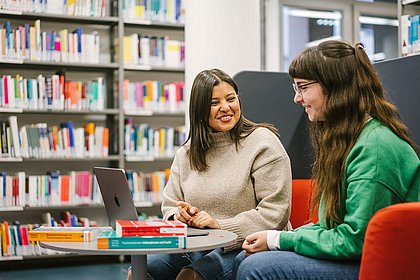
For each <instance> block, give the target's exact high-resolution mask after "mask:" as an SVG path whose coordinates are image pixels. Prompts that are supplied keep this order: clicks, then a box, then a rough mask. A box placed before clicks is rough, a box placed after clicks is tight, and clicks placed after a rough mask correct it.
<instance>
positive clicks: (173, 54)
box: [115, 33, 185, 68]
mask: <svg viewBox="0 0 420 280" xmlns="http://www.w3.org/2000/svg"><path fill="white" fill-rule="evenodd" d="M115 45H116V47H117V50H118V46H119V44H118V38H115ZM115 61H119V59H118V51H116V52H115ZM123 62H124V64H125V65H128V66H129V65H145V66H154V67H171V68H182V67H184V65H185V43H184V41H179V40H171V39H169V38H168V36H162V37H158V36H150V35H141V34H139V33H133V34H131V35H126V36H124V37H123Z"/></svg>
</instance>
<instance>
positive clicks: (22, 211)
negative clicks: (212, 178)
mask: <svg viewBox="0 0 420 280" xmlns="http://www.w3.org/2000/svg"><path fill="white" fill-rule="evenodd" d="M52 2H53V1H52ZM82 2H83V1H82ZM88 2H90V1H88ZM106 2H107V7H106V14H107V15H109V14H111V13H110V11H111V10H112V12H113V14H114V15H115V14H117V16H105V17H88V16H70V15H59V14H51V13H50V14H48V13H38V12H36V13H35V12H22V11H11V10H2V9H0V18H1V19H0V28H3V29H5V28H6V27H5V26H6V23H7V25H10V27H9V32H10V34H12V32H18V31H19V30H20V31H21V32H22V33H24V32H26V31H22V30H25V28H27V26H28V25H29V27H30V28H35V29H36V28H39V29H40V30H36V32H37V33H36V35H35V36H38V37H37V39H36V41H37V44H36V48H37V49H36V50H35V52H34V54H35V56H34V57H33V56H31V54H30V52H31V51H33V50H32V48H31V47H32V45H30V46H31V47H27V52H26V55H24V54H23V52H21V53H20V52H18V51H16V50H17V49H19V48H18V47H15V48H10V49H13V51H8V52H6V51H4V49H2V50H3V52H0V86H2V84H1V83H2V82H3V80H2V79H4V77H5V76H7V77H6V79H13V82H15V83H16V87H15V88H18V87H19V84H18V83H17V82H16V81H21V80H26V81H25V83H28V84H25V85H26V86H28V85H29V83H30V82H33V83H34V84H33V85H32V86H34V85H35V86H36V88H37V89H38V90H39V92H41V85H42V84H37V83H39V79H44V78H45V85H46V86H49V85H50V84H48V83H47V77H48V78H49V77H51V78H53V77H52V76H54V75H58V76H59V78H60V80H59V82H60V83H61V75H62V76H63V77H64V81H65V82H75V83H81V84H82V85H81V87H83V86H86V88H87V85H88V83H93V82H97V85H98V87H99V85H102V86H103V87H102V89H103V93H104V95H103V98H102V99H101V100H100V101H101V102H102V101H103V102H102V103H103V104H101V106H100V105H97V104H96V103H95V102H97V103H98V104H99V103H100V102H99V100H96V99H94V100H93V101H92V99H89V98H87V97H82V98H81V97H80V95H84V94H86V96H87V92H88V91H87V89H86V91H80V92H79V91H77V90H76V89H74V88H71V89H70V86H69V85H67V84H66V83H63V84H64V85H65V86H63V87H62V88H60V86H61V85H62V84H59V87H58V88H59V90H60V91H61V93H60V94H62V95H63V96H64V97H63V99H64V101H63V99H60V98H61V97H59V98H57V99H55V100H56V101H57V103H55V104H54V103H52V102H53V101H51V103H50V100H48V98H50V97H51V95H48V94H49V93H47V90H45V88H43V90H44V91H45V94H44V95H41V93H39V98H38V99H37V98H34V100H30V98H32V97H29V94H26V95H25V94H24V96H25V97H24V98H27V99H26V100H25V99H24V98H22V100H21V99H19V98H20V96H21V95H19V94H15V95H14V96H15V97H14V98H15V100H14V103H13V102H11V103H10V101H9V103H6V101H5V100H4V99H1V97H2V94H3V93H2V91H0V124H1V125H2V122H3V123H7V122H8V124H9V125H10V124H11V123H12V119H13V120H14V119H17V126H18V129H17V131H18V135H19V137H21V138H22V137H23V136H20V135H21V133H23V132H22V131H26V132H25V133H27V134H32V133H34V131H33V130H32V129H35V130H38V134H37V133H35V139H38V138H39V140H40V141H39V142H40V143H41V141H42V139H43V138H44V140H45V139H47V141H50V142H49V143H47V145H46V146H47V148H46V149H44V150H41V149H43V148H42V147H41V146H40V145H39V146H36V145H38V144H35V148H40V152H39V154H38V152H34V151H33V150H32V151H31V150H30V149H32V148H33V146H30V145H29V144H28V145H27V146H26V147H25V149H26V150H25V153H26V154H24V153H23V152H22V153H21V155H22V156H20V157H19V156H14V155H17V154H16V152H15V150H14V147H15V145H16V144H15V143H13V142H12V143H11V144H10V145H11V147H12V149H11V150H9V151H7V152H4V151H3V150H2V148H3V147H4V146H3V145H2V146H1V147H0V169H1V172H0V180H1V181H0V185H1V184H2V183H3V182H4V180H6V179H7V180H9V179H12V180H15V179H17V180H18V184H19V183H21V182H23V181H25V184H26V189H29V186H32V193H31V194H32V198H31V199H32V200H30V199H29V198H25V199H26V201H22V200H21V198H18V199H19V200H18V202H16V200H15V201H13V202H10V201H6V202H5V200H0V213H1V216H2V220H1V221H0V223H3V221H8V223H9V225H12V224H13V221H20V222H21V224H38V223H40V221H41V219H40V218H41V215H42V214H44V213H46V212H50V214H51V216H53V217H56V218H59V217H60V213H61V212H62V211H71V212H72V214H73V213H74V214H75V215H77V216H78V217H87V218H89V220H91V221H97V222H98V225H100V226H101V225H106V224H107V222H108V221H107V219H106V211H105V209H104V206H103V205H102V204H97V202H100V199H98V196H100V194H99V192H97V189H96V187H97V186H96V185H95V180H94V177H93V175H92V168H93V167H94V166H104V167H117V168H124V169H126V170H127V173H128V170H130V171H133V172H137V173H139V174H140V173H142V176H143V175H144V176H153V174H155V173H164V172H161V170H165V169H168V168H169V167H170V164H171V162H172V160H173V157H137V156H126V153H125V151H124V149H125V147H124V145H125V142H124V141H125V138H124V137H125V135H124V134H125V121H126V119H127V118H130V117H133V118H134V119H135V121H136V125H140V124H147V125H148V127H149V128H150V129H151V130H152V129H153V130H161V129H174V130H175V129H178V127H179V126H182V125H184V124H185V121H184V118H185V112H184V111H179V109H183V105H180V104H181V103H182V102H183V99H181V101H180V100H179V99H177V100H176V102H177V104H175V107H170V106H172V105H173V104H169V101H171V102H172V101H173V100H172V99H170V98H169V97H168V96H169V95H168V96H165V98H167V99H166V100H165V102H167V103H166V105H165V106H167V107H159V110H161V108H170V110H169V109H167V110H162V111H158V112H157V111H153V110H131V111H128V110H125V109H124V106H125V105H124V106H123V104H124V103H123V102H124V99H123V98H124V97H123V96H124V88H123V84H124V83H125V82H126V81H129V82H131V83H145V82H146V81H152V82H155V83H157V84H158V85H159V87H160V86H162V89H164V87H166V86H168V85H170V84H172V85H174V84H177V88H176V94H177V98H178V97H179V96H178V94H179V92H180V90H181V92H182V91H183V84H182V88H181V89H180V88H178V84H181V83H183V81H184V73H185V69H184V67H173V66H183V65H184V64H183V55H184V54H183V51H184V50H183V49H182V52H181V51H180V52H179V53H178V54H179V59H178V60H176V59H175V61H177V62H179V63H173V62H174V60H172V61H166V63H165V61H164V60H162V59H163V57H164V56H160V57H159V59H161V60H159V62H156V60H155V57H150V63H144V64H151V65H152V64H153V65H167V66H171V67H165V66H159V67H157V66H143V65H141V62H140V60H141V59H143V58H141V57H140V55H141V53H142V52H140V53H138V56H139V57H138V60H137V61H136V62H132V63H131V64H130V63H124V61H125V59H124V54H125V52H126V51H127V50H126V49H125V48H123V47H124V37H125V36H129V35H131V34H133V33H135V34H139V36H140V34H141V35H147V36H149V37H150V38H152V37H157V38H159V39H162V38H164V40H168V41H172V42H174V41H177V42H179V44H180V45H179V48H180V50H181V46H182V48H183V47H184V29H185V25H184V24H183V23H175V22H157V21H151V20H138V19H127V18H126V17H124V16H123V14H124V13H123V2H124V1H122V0H106ZM43 3H45V4H46V5H48V3H49V2H45V1H44V2H43ZM136 3H137V2H136ZM37 24H38V27H37ZM22 28H23V29H22ZM77 29H82V30H83V32H84V33H83V35H94V36H100V41H99V42H100V44H99V54H98V56H96V54H97V52H96V53H95V59H90V57H89V56H87V55H85V53H83V52H82V51H80V53H71V50H70V48H69V49H68V51H67V54H66V53H65V54H63V48H61V50H60V49H58V48H55V49H48V48H46V47H45V45H43V44H44V41H43V37H42V36H44V33H45V36H48V34H47V33H51V34H54V36H55V39H59V40H61V36H62V35H61V34H60V32H61V31H63V30H67V33H65V34H66V36H70V35H72V34H73V35H74V38H73V40H75V41H76V39H75V38H76V35H77V32H76V30H77ZM26 30H27V29H26ZM25 34H26V35H25V36H26V38H30V36H29V35H27V33H25ZM39 34H41V35H39ZM14 38H16V37H14ZM21 38H22V39H21V40H22V42H23V37H21ZM63 38H70V37H64V35H63ZM95 38H96V37H95ZM80 41H82V40H80ZM0 42H1V41H0ZM52 42H54V41H53V40H52ZM95 42H97V41H96V39H95ZM162 42H163V41H162ZM164 42H165V43H166V41H164ZM38 43H39V44H38ZM60 43H61V41H60ZM73 43H74V42H73ZM46 45H47V46H48V44H46ZM52 45H54V44H52ZM52 45H51V46H52ZM68 45H70V39H69V42H68ZM94 45H95V44H94V43H92V46H94ZM21 46H23V45H21ZM96 46H98V45H96ZM119 46H123V47H121V48H119ZM138 47H141V48H142V47H144V45H143V46H140V44H139V46H138ZM149 48H150V49H151V48H152V42H150V45H149ZM76 49H77V51H76V52H79V50H78V44H76V43H74V45H73V50H76ZM86 49H87V48H84V51H86ZM134 49H136V48H134ZM145 49H147V48H145ZM168 49H169V47H168ZM51 50H52V51H57V50H59V51H58V52H54V53H53V52H49V53H48V51H51ZM163 50H165V49H163ZM38 51H39V53H38ZM28 52H29V55H28ZM146 53H147V52H146ZM181 53H182V55H181ZM3 54H4V55H3ZM171 54H172V57H173V53H171ZM73 55H74V56H73ZM119 58H122V59H119ZM82 61H94V62H92V63H84V62H82ZM169 62H170V63H169ZM134 63H135V64H134ZM19 79H21V80H19ZM9 82H10V80H9ZM78 86H79V85H78ZM55 89H57V88H55ZM79 89H80V87H79ZM173 89H174V88H170V90H173ZM25 90H26V89H25ZM49 90H50V89H49ZM66 90H67V92H66ZM165 90H168V91H169V89H165ZM28 92H29V91H28ZM74 92H77V93H76V94H77V97H76V98H75V99H76V101H74V100H73V99H72V98H73V96H71V97H69V95H68V94H73V93H74ZM90 92H92V91H90ZM98 92H99V90H98ZM172 93H173V92H171V94H172ZM32 96H33V95H32ZM172 96H173V95H171V98H172ZM53 98H55V97H53ZM77 98H79V99H77ZM80 98H81V99H83V98H85V99H84V100H80ZM45 100H46V101H45ZM52 100H54V99H52ZM31 102H32V103H31ZM58 102H61V103H58ZM88 102H91V103H89V106H88V105H86V104H87V103H88ZM57 104H58V105H57ZM63 104H64V105H63ZM91 104H94V105H92V106H91ZM102 105H103V106H102ZM136 105H138V104H136ZM46 108H48V109H46ZM52 108H54V109H52ZM64 108H65V109H64ZM70 108H71V109H70ZM76 108H77V109H76ZM127 108H140V107H127ZM143 108H147V109H150V108H156V107H154V106H153V107H152V106H149V107H143ZM174 108H175V109H176V110H174ZM156 110H157V109H156ZM69 123H71V125H72V126H69V127H67V126H65V125H67V124H69ZM92 123H93V124H94V127H95V129H96V128H97V127H101V128H104V129H105V128H107V129H109V131H108V132H109V134H108V135H109V142H108V143H106V144H105V141H102V142H101V141H100V140H98V143H101V144H102V146H99V151H98V149H97V147H96V146H95V147H94V150H93V149H91V147H90V146H89V144H86V143H89V141H91V140H89V139H90V137H91V136H92V135H93V137H97V135H96V134H95V133H91V131H90V130H89V128H88V126H89V125H90V124H92ZM45 124H46V128H45ZM41 125H43V126H42V127H41ZM5 126H6V127H5V128H6V129H7V128H8V127H7V125H5ZM53 128H54V129H55V128H58V129H59V130H61V129H63V130H61V132H60V133H62V135H61V136H60V137H62V139H63V140H60V141H62V142H65V141H68V142H71V141H70V136H69V135H70V134H65V133H69V132H67V131H64V129H69V130H71V129H74V134H73V136H74V139H73V140H74V142H76V141H75V139H76V130H77V129H79V130H78V132H79V134H78V135H77V136H79V138H77V140H78V141H79V143H82V145H81V146H82V147H83V148H84V149H83V150H82V151H81V152H80V150H79V153H78V152H77V151H76V152H74V151H73V147H74V150H77V147H80V144H79V146H77V145H76V144H74V146H71V144H67V146H66V148H68V147H71V148H70V156H69V155H68V154H66V156H65V157H64V156H62V157H61V153H62V151H63V149H57V150H54V151H53V150H52V148H51V147H53V145H52V144H51V143H53V144H54V145H55V144H56V143H55V142H54V141H55V139H53V137H54V136H55V135H54V136H52V131H53ZM44 129H45V130H44ZM10 130H11V131H12V129H11V125H10ZM88 130H89V131H88ZM13 131H16V129H14V128H13ZM29 131H30V132H29ZM1 135H2V126H0V141H2V140H1V139H2V138H1ZM46 135H48V136H46ZM81 135H83V136H84V137H80V136H81ZM99 135H102V136H104V135H106V133H105V134H99ZM32 136H33V135H31V136H28V138H27V139H28V141H29V142H32V141H33V140H34V139H33V138H32ZM98 138H99V139H101V138H100V137H98ZM22 139H26V138H22ZM64 139H67V140H64ZM94 139H96V138H94ZM156 139H157V138H151V139H150V140H149V141H157V140H156ZM12 140H13V139H12ZM95 141H96V140H94V142H95ZM173 141H175V139H173ZM35 142H36V141H35ZM19 143H20V144H17V145H22V143H21V142H19ZM0 144H1V142H0ZM8 144H9V143H8ZM30 144H33V142H32V143H30ZM44 144H45V143H44ZM48 144H49V145H48ZM107 144H108V146H106V145H107ZM83 145H84V146H83ZM95 145H96V143H95ZM176 146H179V145H176ZM21 147H23V146H21ZM54 147H55V146H54ZM101 147H105V148H106V147H108V148H109V150H108V152H104V151H103V149H101ZM44 148H45V146H44ZM48 148H49V149H50V150H48ZM22 151H23V149H22ZM46 151H47V152H46ZM48 151H49V152H48ZM89 151H94V154H93V156H92V154H89ZM31 153H32V154H31ZM8 154H9V155H11V156H10V157H9V156H7V157H6V156H3V157H2V155H8ZM41 154H42V155H41ZM58 154H60V157H56V156H55V155H58ZM105 154H106V155H107V156H105ZM165 154H170V153H165ZM49 155H54V157H51V156H49ZM75 155H77V157H76V156H75ZM80 155H82V156H80ZM142 164H144V165H147V168H143V167H142ZM140 171H142V172H140ZM6 173H7V174H6ZM76 173H77V174H76ZM47 174H48V175H47ZM75 174H76V175H75ZM78 175H82V176H83V175H88V177H89V176H92V177H89V179H88V184H87V185H89V186H90V187H91V189H90V191H92V197H93V196H95V195H96V197H94V198H91V199H90V200H89V199H88V200H84V199H85V197H83V196H82V199H81V200H80V201H82V202H86V201H90V202H91V203H95V204H86V203H83V204H77V205H74V204H70V205H69V204H67V203H68V202H69V201H74V200H70V199H68V200H62V199H63V198H62V197H61V195H60V196H59V198H58V199H59V201H60V202H62V203H61V204H60V205H45V206H32V207H30V206H23V207H22V205H40V204H41V201H39V200H42V203H44V199H50V200H48V201H53V202H54V204H56V202H57V200H56V199H57V197H52V194H51V193H49V194H45V196H46V197H47V198H44V197H42V198H38V196H37V197H36V198H34V196H33V194H34V191H33V190H34V187H35V190H36V191H37V193H38V191H39V190H40V188H41V187H40V186H42V185H41V184H42V183H40V182H45V180H46V181H47V182H49V183H48V184H50V182H51V181H52V180H53V179H55V178H57V177H58V176H62V177H60V178H61V179H63V180H64V177H69V178H71V180H78V179H79V177H77V176H78ZM19 176H20V177H19ZM53 176H56V177H53ZM10 177H12V178H10ZM22 177H23V178H24V179H23V180H22ZM34 178H35V179H34ZM74 178H76V179H74ZM30 179H33V180H37V181H36V183H33V182H34V181H32V185H30V184H29V180H30ZM43 180H44V181H43ZM73 182H74V181H73ZM77 182H78V183H77V184H79V185H78V186H82V187H84V186H85V185H83V184H82V183H80V182H79V181H77ZM51 184H52V183H51ZM148 184H151V182H148ZM74 186H75V185H74V183H73V187H74ZM47 189H48V188H47ZM149 189H153V188H149ZM19 191H21V189H20V185H19ZM72 191H74V190H72ZM146 192H147V191H144V193H141V194H140V196H138V197H137V198H136V199H135V201H137V202H135V206H136V207H137V208H138V210H139V212H140V211H145V212H148V214H151V215H158V214H159V213H160V207H159V206H160V204H159V203H156V202H152V201H144V202H143V200H144V199H145V198H146V199H151V200H155V199H156V197H158V195H159V194H156V193H153V196H150V195H152V194H150V192H148V193H146ZM0 194H1V195H2V193H0ZM26 194H27V195H28V197H29V194H30V191H29V190H28V191H27V193H26ZM69 194H71V195H75V194H76V193H73V192H71V191H69ZM76 195H78V194H76ZM76 197H78V198H80V196H76ZM33 199H38V200H33ZM33 201H37V202H38V203H34V202H33ZM63 201H64V202H63ZM77 201H79V200H77ZM139 201H142V202H139ZM61 256H62V255H61V254H59V255H56V254H54V255H33V256H26V255H25V256H23V257H22V256H16V257H1V253H0V261H8V260H27V259H38V258H56V257H61Z"/></svg>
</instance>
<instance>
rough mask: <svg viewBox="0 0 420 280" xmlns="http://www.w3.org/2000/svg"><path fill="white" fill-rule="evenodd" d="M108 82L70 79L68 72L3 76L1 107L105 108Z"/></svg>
mask: <svg viewBox="0 0 420 280" xmlns="http://www.w3.org/2000/svg"><path fill="white" fill-rule="evenodd" d="M105 92H106V88H105V81H104V78H103V77H97V78H96V79H94V80H91V81H68V80H66V78H65V75H64V73H58V74H54V75H50V76H44V75H42V74H39V75H38V76H37V78H36V79H30V78H25V77H23V75H21V74H16V75H15V76H14V77H13V76H12V75H3V77H1V78H0V107H3V108H19V109H29V110H91V111H101V110H104V108H105Z"/></svg>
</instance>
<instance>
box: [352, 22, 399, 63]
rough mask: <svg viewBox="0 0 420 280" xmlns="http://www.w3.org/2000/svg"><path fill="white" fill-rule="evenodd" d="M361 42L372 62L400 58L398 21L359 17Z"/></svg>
mask: <svg viewBox="0 0 420 280" xmlns="http://www.w3.org/2000/svg"><path fill="white" fill-rule="evenodd" d="M359 23H360V34H359V40H360V42H362V43H363V45H364V46H365V48H366V52H367V54H368V55H369V58H370V59H371V61H373V62H375V61H381V60H385V59H390V58H395V57H398V43H397V42H398V20H397V19H395V18H385V17H373V16H367V15H361V16H359Z"/></svg>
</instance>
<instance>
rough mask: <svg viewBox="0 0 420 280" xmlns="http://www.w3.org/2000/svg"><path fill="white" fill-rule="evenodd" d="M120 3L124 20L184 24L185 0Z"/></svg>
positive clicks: (135, 0)
mask: <svg viewBox="0 0 420 280" xmlns="http://www.w3.org/2000/svg"><path fill="white" fill-rule="evenodd" d="M122 1H123V16H124V18H128V19H140V20H151V21H157V22H170V23H184V22H185V0H150V1H144V0H140V1H139V0H122Z"/></svg>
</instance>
